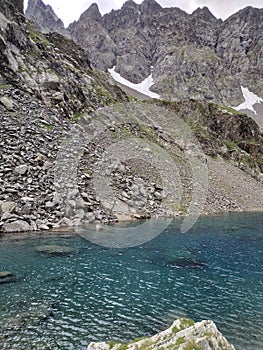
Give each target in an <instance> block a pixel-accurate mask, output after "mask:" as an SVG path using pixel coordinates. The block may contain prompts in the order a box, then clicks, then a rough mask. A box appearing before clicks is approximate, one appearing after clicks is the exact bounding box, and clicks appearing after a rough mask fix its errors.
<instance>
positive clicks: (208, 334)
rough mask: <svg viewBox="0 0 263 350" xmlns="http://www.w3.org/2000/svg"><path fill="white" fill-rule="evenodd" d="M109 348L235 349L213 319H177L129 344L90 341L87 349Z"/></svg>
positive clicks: (116, 349) (113, 349)
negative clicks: (168, 325) (169, 324)
mask: <svg viewBox="0 0 263 350" xmlns="http://www.w3.org/2000/svg"><path fill="white" fill-rule="evenodd" d="M108 349H112V350H121V349H128V350H133V349H134V350H135V349H136V350H140V349H141V350H146V349H149V350H150V349H178V350H184V349H188V350H194V349H198V350H223V349H224V350H235V348H234V347H233V345H231V344H230V343H229V342H228V341H227V340H226V338H224V336H223V335H222V334H221V333H220V332H219V331H218V329H217V328H216V325H215V324H214V323H213V322H212V321H202V322H197V323H194V322H193V321H192V320H187V319H180V320H176V321H175V322H174V323H173V324H172V326H171V327H170V328H168V329H167V330H165V331H163V332H161V333H158V334H156V335H154V336H153V337H149V338H147V337H145V338H143V339H141V340H139V341H134V342H131V343H128V344H123V343H114V342H108V343H106V342H102V343H90V344H89V346H88V348H87V350H108Z"/></svg>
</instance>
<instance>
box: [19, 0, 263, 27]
mask: <svg viewBox="0 0 263 350" xmlns="http://www.w3.org/2000/svg"><path fill="white" fill-rule="evenodd" d="M27 1H28V0H25V4H26V3H27ZM134 1H135V2H136V3H137V4H140V3H142V1H143V0H134ZM43 2H44V3H45V4H49V5H51V6H52V7H53V10H54V11H55V12H56V14H57V15H58V16H59V17H60V18H61V19H62V20H63V21H64V24H65V25H66V26H68V24H69V23H71V22H73V21H75V20H78V18H79V16H80V15H81V13H83V12H84V11H85V10H86V9H87V8H88V7H89V6H90V5H91V4H92V3H94V2H97V4H98V5H99V8H100V11H101V13H102V14H104V13H107V12H110V11H111V9H118V8H120V7H121V6H122V5H123V3H124V2H125V0H74V1H71V0H64V1H62V0H43ZM157 2H158V3H159V4H160V5H162V6H163V7H180V8H181V9H183V10H184V11H187V12H189V13H191V12H193V11H194V10H195V9H197V8H198V7H203V6H207V7H209V9H210V10H211V12H212V13H213V14H214V15H215V16H216V17H221V18H223V19H225V18H227V17H228V16H230V15H231V14H233V13H234V12H236V11H238V10H240V9H241V8H244V7H245V6H254V7H260V8H263V1H262V0H157Z"/></svg>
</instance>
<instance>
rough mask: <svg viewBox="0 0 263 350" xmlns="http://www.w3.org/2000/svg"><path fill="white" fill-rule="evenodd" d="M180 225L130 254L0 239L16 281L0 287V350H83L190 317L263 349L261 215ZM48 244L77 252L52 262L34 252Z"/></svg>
mask: <svg viewBox="0 0 263 350" xmlns="http://www.w3.org/2000/svg"><path fill="white" fill-rule="evenodd" d="M179 224H180V220H175V221H173V222H172V223H171V224H170V226H169V227H168V228H167V229H166V230H165V231H164V232H163V233H162V234H161V235H159V236H158V237H156V238H155V239H154V240H152V241H150V242H148V243H145V244H144V245H141V246H138V247H133V248H129V249H108V248H104V247H101V246H97V245H95V244H93V243H90V242H89V241H87V240H86V239H84V238H82V237H79V236H76V237H71V238H61V237H60V238H59V237H57V238H44V237H43V236H42V237H41V238H27V239H23V240H17V241H6V240H1V238H0V271H12V272H13V273H15V274H16V276H17V277H18V281H17V282H15V283H11V284H2V285H0V298H1V304H0V349H3V350H7V349H8V350H15V349H19V350H33V349H34V350H48V349H50V350H57V349H59V350H71V349H72V350H73V349H74V350H82V349H85V347H86V346H87V344H88V343H89V342H90V341H102V340H109V339H114V340H121V341H128V340H132V339H134V338H137V337H140V336H142V335H152V334H154V333H155V332H158V331H160V330H163V329H165V328H166V327H168V326H170V324H171V323H172V321H173V320H174V319H176V318H178V317H181V316H185V317H189V318H192V319H194V320H195V321H199V320H202V319H211V320H213V321H214V322H215V323H216V324H217V326H218V328H219V330H220V331H222V332H223V334H224V335H225V336H226V337H227V338H228V340H229V341H230V342H232V343H233V344H234V345H235V346H236V348H237V350H262V349H263V327H262V325H263V269H262V263H263V232H262V231H263V230H262V227H263V215H262V214H261V213H245V214H230V215H229V214H227V215H222V216H214V217H204V218H200V219H199V221H198V222H197V224H196V225H195V226H194V228H193V229H192V230H191V231H189V232H188V233H186V234H181V233H180V231H179ZM139 229H140V227H138V230H139ZM142 234H143V232H142ZM43 244H56V245H63V246H69V247H72V248H74V249H75V251H76V253H75V254H73V255H72V256H68V257H47V256H45V255H41V254H39V253H37V252H36V248H37V247H38V246H40V245H43Z"/></svg>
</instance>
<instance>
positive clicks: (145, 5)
mask: <svg viewBox="0 0 263 350" xmlns="http://www.w3.org/2000/svg"><path fill="white" fill-rule="evenodd" d="M161 9H162V6H161V5H159V4H158V2H156V1H155V0H144V1H143V2H142V4H141V11H142V12H146V13H156V12H158V11H159V10H161Z"/></svg>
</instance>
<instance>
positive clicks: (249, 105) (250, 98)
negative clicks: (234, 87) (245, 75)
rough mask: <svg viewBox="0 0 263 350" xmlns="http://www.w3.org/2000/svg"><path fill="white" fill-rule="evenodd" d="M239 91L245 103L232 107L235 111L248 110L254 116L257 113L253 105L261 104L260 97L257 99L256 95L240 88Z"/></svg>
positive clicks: (262, 100)
mask: <svg viewBox="0 0 263 350" xmlns="http://www.w3.org/2000/svg"><path fill="white" fill-rule="evenodd" d="M241 90H242V93H243V96H244V99H245V102H243V103H241V104H240V105H239V106H237V107H234V108H235V109H236V110H237V111H240V110H241V109H249V110H251V111H252V112H254V113H255V114H257V112H256V111H255V109H254V107H253V106H254V104H256V103H260V102H263V99H262V98H261V97H258V96H257V95H256V94H254V93H253V92H251V91H249V90H248V89H247V88H244V87H243V86H241Z"/></svg>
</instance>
